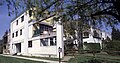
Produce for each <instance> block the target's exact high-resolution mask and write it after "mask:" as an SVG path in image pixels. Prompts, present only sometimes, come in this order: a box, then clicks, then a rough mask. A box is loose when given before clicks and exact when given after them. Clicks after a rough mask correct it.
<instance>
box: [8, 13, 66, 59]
mask: <svg viewBox="0 0 120 63" xmlns="http://www.w3.org/2000/svg"><path fill="white" fill-rule="evenodd" d="M23 16H24V17H23ZM22 20H23V21H22ZM30 21H31V22H30ZM35 23H36V21H35V20H31V17H29V13H27V12H24V13H22V14H21V15H20V16H18V17H17V18H15V19H14V20H13V21H12V22H11V24H10V29H11V35H10V36H11V42H10V54H21V55H29V56H42V57H57V58H58V57H59V54H58V48H59V47H60V48H62V52H61V58H62V57H63V56H64V44H63V26H62V24H59V23H57V22H56V25H55V27H56V28H55V29H56V31H52V30H53V28H52V27H53V26H51V25H47V22H44V23H46V24H44V23H40V24H35ZM48 24H49V23H48ZM41 27H43V29H47V31H45V30H43V31H42V32H41V30H42V28H41ZM37 28H38V30H37ZM49 29H50V31H49ZM40 32H41V34H38V33H40Z"/></svg>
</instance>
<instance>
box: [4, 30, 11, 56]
mask: <svg viewBox="0 0 120 63" xmlns="http://www.w3.org/2000/svg"><path fill="white" fill-rule="evenodd" d="M9 43H10V30H9V31H6V32H5V34H4V36H3V54H9V53H10V50H9V46H10V44H9Z"/></svg>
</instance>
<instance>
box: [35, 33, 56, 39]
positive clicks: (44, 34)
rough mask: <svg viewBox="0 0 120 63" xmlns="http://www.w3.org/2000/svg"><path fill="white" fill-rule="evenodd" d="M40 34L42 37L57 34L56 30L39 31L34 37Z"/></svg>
mask: <svg viewBox="0 0 120 63" xmlns="http://www.w3.org/2000/svg"><path fill="white" fill-rule="evenodd" d="M38 36H39V37H40V39H42V38H47V37H53V36H56V32H48V31H43V32H42V31H37V32H36V33H34V34H33V38H34V37H38Z"/></svg>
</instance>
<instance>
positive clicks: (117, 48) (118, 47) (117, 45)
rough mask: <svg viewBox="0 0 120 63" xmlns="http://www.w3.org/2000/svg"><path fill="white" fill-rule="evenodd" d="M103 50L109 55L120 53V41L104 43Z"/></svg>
mask: <svg viewBox="0 0 120 63" xmlns="http://www.w3.org/2000/svg"><path fill="white" fill-rule="evenodd" d="M105 44H106V46H105V48H104V49H105V50H106V52H107V53H108V54H110V55H120V41H117V40H113V41H110V42H107V43H105Z"/></svg>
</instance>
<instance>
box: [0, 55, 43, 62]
mask: <svg viewBox="0 0 120 63" xmlns="http://www.w3.org/2000/svg"><path fill="white" fill-rule="evenodd" d="M0 63H45V62H37V61H32V60H25V59H18V58H13V57H5V56H0Z"/></svg>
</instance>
